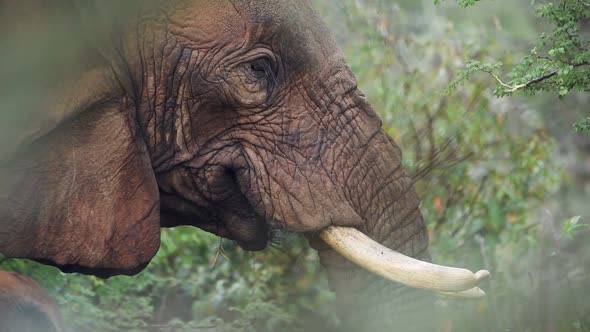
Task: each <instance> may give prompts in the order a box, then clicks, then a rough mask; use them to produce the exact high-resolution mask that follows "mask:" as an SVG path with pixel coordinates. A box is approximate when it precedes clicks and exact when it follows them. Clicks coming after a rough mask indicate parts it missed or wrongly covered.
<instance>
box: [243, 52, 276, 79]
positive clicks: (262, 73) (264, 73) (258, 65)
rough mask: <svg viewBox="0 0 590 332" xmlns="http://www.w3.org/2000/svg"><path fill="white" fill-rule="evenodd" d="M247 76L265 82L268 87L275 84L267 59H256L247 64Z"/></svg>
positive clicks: (271, 66) (273, 74) (273, 73)
mask: <svg viewBox="0 0 590 332" xmlns="http://www.w3.org/2000/svg"><path fill="white" fill-rule="evenodd" d="M247 66H248V69H249V74H250V76H251V77H252V78H254V79H257V80H267V81H268V82H267V83H268V84H269V86H272V85H274V84H275V83H276V79H277V78H276V75H275V72H274V69H273V65H272V62H271V60H270V59H269V58H268V57H262V58H258V59H256V60H253V61H251V62H249V63H248V64H247Z"/></svg>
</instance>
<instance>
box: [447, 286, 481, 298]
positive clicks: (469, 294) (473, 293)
mask: <svg viewBox="0 0 590 332" xmlns="http://www.w3.org/2000/svg"><path fill="white" fill-rule="evenodd" d="M438 294H440V295H442V296H445V297H450V298H460V299H478V298H482V297H484V296H486V292H484V291H483V290H482V289H481V288H479V287H473V288H471V289H468V290H466V291H462V292H438Z"/></svg>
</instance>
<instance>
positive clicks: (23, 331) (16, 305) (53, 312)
mask: <svg viewBox="0 0 590 332" xmlns="http://www.w3.org/2000/svg"><path fill="white" fill-rule="evenodd" d="M0 331H5V332H17V331H18V332H62V331H65V327H64V322H63V318H62V316H61V313H60V311H59V308H58V307H57V304H56V303H55V301H54V300H53V299H52V298H51V297H50V296H49V294H47V292H46V291H45V290H44V289H43V288H42V287H41V286H40V285H39V284H38V283H37V282H35V281H34V280H33V279H31V278H29V277H25V276H23V275H20V274H18V273H15V272H6V271H0Z"/></svg>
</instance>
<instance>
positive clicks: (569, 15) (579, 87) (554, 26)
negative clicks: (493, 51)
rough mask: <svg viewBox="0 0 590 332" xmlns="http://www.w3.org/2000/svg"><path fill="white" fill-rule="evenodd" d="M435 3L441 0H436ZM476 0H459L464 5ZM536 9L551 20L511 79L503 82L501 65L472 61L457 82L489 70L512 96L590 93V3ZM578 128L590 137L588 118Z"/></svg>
mask: <svg viewBox="0 0 590 332" xmlns="http://www.w3.org/2000/svg"><path fill="white" fill-rule="evenodd" d="M435 2H438V1H436V0H435ZM475 2H476V1H474V0H471V1H464V0H459V3H460V4H461V5H462V6H470V5H473V4H474V3H475ZM531 4H534V5H536V7H535V8H534V10H535V12H536V14H537V16H539V17H540V18H542V19H544V20H546V21H547V23H548V28H547V30H548V31H544V32H542V33H541V35H540V37H539V41H538V42H537V46H535V47H534V48H533V49H532V50H531V51H530V54H528V55H526V56H524V57H523V59H522V60H521V61H520V62H519V63H517V64H515V65H513V66H512V68H511V69H510V71H509V72H508V74H507V75H508V77H509V80H508V81H507V82H503V81H502V80H501V79H500V78H499V74H497V72H498V69H499V68H500V65H499V64H494V65H490V64H481V63H479V62H478V61H472V62H470V63H469V64H468V66H467V69H466V70H465V71H463V72H462V74H461V75H460V77H459V80H457V81H455V82H454V83H453V85H456V84H457V83H460V82H462V81H464V80H465V79H468V78H469V77H470V76H471V75H472V74H473V73H474V72H477V71H483V72H487V73H489V74H491V75H492V77H494V79H495V80H496V83H497V87H496V90H495V94H496V95H497V96H508V95H512V94H513V93H515V92H517V91H518V92H522V93H524V94H535V93H537V92H539V91H552V92H556V93H558V94H559V96H564V95H566V94H568V93H569V92H570V91H581V92H590V36H589V35H588V33H587V32H586V31H584V29H583V25H585V24H588V23H589V22H590V3H587V2H585V1H579V0H558V1H544V2H539V3H538V4H537V3H535V1H532V3H531ZM575 128H576V130H577V131H580V132H582V133H585V134H586V135H588V136H590V129H588V119H584V120H581V121H580V122H578V123H577V124H575Z"/></svg>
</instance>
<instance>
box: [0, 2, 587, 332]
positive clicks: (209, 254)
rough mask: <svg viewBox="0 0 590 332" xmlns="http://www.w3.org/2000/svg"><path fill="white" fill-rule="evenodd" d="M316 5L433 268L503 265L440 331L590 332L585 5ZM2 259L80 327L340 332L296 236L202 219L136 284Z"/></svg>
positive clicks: (449, 311)
mask: <svg viewBox="0 0 590 332" xmlns="http://www.w3.org/2000/svg"><path fill="white" fill-rule="evenodd" d="M458 2H460V3H461V4H462V5H470V4H471V5H472V4H474V3H475V2H476V1H458ZM315 3H316V7H317V8H318V10H320V12H321V13H322V14H323V16H324V17H325V18H326V20H327V22H328V24H329V26H330V28H331V30H332V31H333V32H335V33H336V37H337V39H338V42H339V43H340V45H341V46H342V48H343V51H344V53H345V56H346V58H347V60H348V62H349V64H350V66H351V67H352V69H353V71H354V72H355V73H356V74H357V76H358V79H359V83H360V87H361V89H362V90H363V91H364V92H365V93H366V94H367V96H368V98H369V100H370V101H371V103H372V104H373V106H374V108H375V109H376V110H378V111H379V112H380V113H381V115H382V118H383V120H384V125H385V126H386V129H387V131H388V132H389V133H390V134H391V135H392V136H393V137H394V138H395V139H396V141H397V142H398V143H400V145H401V146H402V148H403V151H404V152H405V155H404V156H405V157H404V159H405V163H406V167H407V169H408V170H409V172H410V173H411V174H412V176H413V178H414V180H415V183H416V187H417V189H418V191H419V193H420V195H421V197H422V210H423V212H424V214H425V217H426V220H428V223H429V230H430V233H431V247H432V249H431V252H432V254H433V256H434V258H435V260H436V261H439V262H446V263H452V264H457V263H459V264H461V265H464V266H466V267H470V268H473V269H477V268H480V267H485V268H487V269H489V270H491V271H493V278H492V279H491V280H490V282H489V283H488V284H487V285H485V286H486V287H485V288H486V291H487V292H488V294H489V296H488V297H487V298H485V299H483V300H478V301H471V302H465V301H451V300H448V299H441V300H440V301H439V303H438V304H439V307H440V310H441V311H442V312H443V313H445V314H446V317H448V318H447V319H446V321H445V323H444V324H443V325H442V326H441V331H476V330H478V331H590V301H588V300H587V299H585V298H584V294H588V291H590V278H589V277H588V274H589V271H588V267H587V266H590V264H588V263H590V255H589V251H588V247H587V246H585V245H586V243H588V241H587V238H588V231H587V230H585V229H586V224H585V223H584V222H585V220H587V219H585V218H584V216H589V215H590V213H589V210H590V208H589V207H588V206H587V201H588V197H589V196H588V194H589V191H590V140H589V138H588V137H586V136H584V135H583V134H580V133H576V132H575V131H574V130H573V127H572V124H573V123H575V122H577V123H578V126H577V128H578V129H579V130H580V131H584V130H586V129H585V128H587V127H586V125H587V124H585V122H584V119H586V118H587V117H588V116H590V108H589V106H588V105H590V104H589V102H590V100H589V99H590V97H589V96H588V87H589V85H590V73H589V72H588V70H590V69H589V68H590V67H588V66H587V62H588V61H590V56H589V54H588V39H587V34H588V33H589V32H590V28H589V22H588V18H589V9H588V8H589V7H588V6H589V5H588V4H587V3H585V2H583V1H575V0H569V1H545V2H543V3H537V2H535V1H532V2H530V1H519V2H512V1H509V0H496V1H493V2H492V1H481V2H478V3H477V4H475V5H474V6H471V7H468V8H463V7H460V6H458V4H457V2H453V1H447V2H443V3H440V4H438V5H435V4H434V3H433V1H432V0H424V1H421V2H420V1H412V0H405V1H395V2H392V1H390V0H330V1H315ZM568 6H571V7H568ZM572 34H573V35H572ZM535 46H537V47H535ZM531 50H533V51H531ZM499 63H502V64H503V65H502V66H500V65H499ZM553 72H555V74H552V75H551V76H550V77H548V78H547V79H545V80H544V81H539V82H535V83H527V82H531V81H534V80H536V79H537V78H539V77H543V76H546V75H548V74H551V73H553ZM515 87H519V88H517V89H515ZM520 92H523V93H520ZM540 92H543V93H540ZM515 93H516V94H517V96H515V97H510V98H508V97H507V96H508V95H513V94H515ZM498 96H500V97H503V98H498ZM0 268H1V269H7V270H18V271H21V272H23V273H25V274H28V275H31V276H33V277H35V278H36V279H37V280H39V281H40V282H41V283H42V284H43V285H44V286H46V287H47V288H48V289H49V290H50V291H51V293H52V294H53V295H54V296H55V297H56V298H57V299H58V301H59V302H60V304H61V307H62V308H63V311H64V313H65V315H66V320H67V321H68V323H69V324H70V326H71V327H72V330H74V331H146V330H149V331H213V330H215V331H261V330H269V331H283V330H310V329H311V327H313V328H314V329H316V330H330V329H335V328H337V327H338V324H339V322H338V319H337V318H336V317H335V315H334V313H333V311H332V302H333V300H334V298H333V295H332V293H331V292H330V291H329V288H328V285H327V282H326V281H325V278H324V276H323V274H322V271H321V270H320V269H319V264H318V259H317V257H316V255H315V253H314V252H313V250H311V249H309V248H308V246H307V243H306V242H305V240H304V239H302V238H300V237H298V236H296V235H292V234H280V235H279V236H278V238H277V239H275V241H274V244H273V246H272V247H271V248H269V249H268V250H266V251H264V252H261V253H249V252H244V251H242V250H241V249H239V248H238V247H237V246H235V245H234V244H233V243H231V242H230V241H224V240H222V239H219V238H217V237H214V236H211V235H209V234H206V233H204V232H202V231H199V230H198V229H191V228H178V229H173V230H164V231H163V238H162V246H161V249H160V251H159V253H158V255H157V257H156V258H155V259H154V260H153V262H152V263H151V264H150V265H149V267H148V268H147V269H146V270H145V271H144V272H143V273H141V274H140V275H138V276H135V277H132V278H130V277H116V278H111V279H109V280H100V279H96V278H92V277H86V276H79V275H63V274H61V273H59V272H58V271H57V270H55V269H53V268H49V267H45V266H41V265H38V264H34V263H31V262H25V261H17V260H3V261H2V262H1V263H0Z"/></svg>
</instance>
